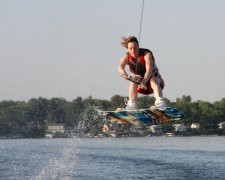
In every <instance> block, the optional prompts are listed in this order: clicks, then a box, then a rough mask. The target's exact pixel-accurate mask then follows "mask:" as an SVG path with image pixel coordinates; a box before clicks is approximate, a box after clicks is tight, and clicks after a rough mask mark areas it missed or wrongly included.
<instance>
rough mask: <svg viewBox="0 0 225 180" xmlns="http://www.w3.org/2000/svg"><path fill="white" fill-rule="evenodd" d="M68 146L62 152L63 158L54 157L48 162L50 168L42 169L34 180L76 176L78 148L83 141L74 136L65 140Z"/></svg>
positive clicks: (65, 179) (66, 178)
mask: <svg viewBox="0 0 225 180" xmlns="http://www.w3.org/2000/svg"><path fill="white" fill-rule="evenodd" d="M65 141H66V145H65V147H64V149H63V151H62V154H61V156H60V157H59V156H57V157H54V158H52V159H50V160H48V163H47V164H48V166H45V167H43V168H42V170H41V171H40V172H39V174H38V175H37V176H36V177H33V178H31V179H32V180H43V179H46V180H53V179H64V180H68V179H71V178H72V176H73V175H74V174H76V167H77V164H78V156H77V154H78V147H79V145H80V143H81V139H80V138H78V137H76V136H74V137H72V138H67V139H65Z"/></svg>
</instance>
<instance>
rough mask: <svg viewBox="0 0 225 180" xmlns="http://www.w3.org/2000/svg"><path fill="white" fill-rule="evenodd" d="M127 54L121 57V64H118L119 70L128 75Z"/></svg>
mask: <svg viewBox="0 0 225 180" xmlns="http://www.w3.org/2000/svg"><path fill="white" fill-rule="evenodd" d="M127 61H128V59H127V56H123V57H121V58H120V62H119V66H118V71H119V73H120V75H121V76H122V75H127V73H126V71H125V66H126V65H127Z"/></svg>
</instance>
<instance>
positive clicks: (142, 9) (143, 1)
mask: <svg viewBox="0 0 225 180" xmlns="http://www.w3.org/2000/svg"><path fill="white" fill-rule="evenodd" d="M144 3H145V0H142V8H141V20H140V29H139V38H138V40H139V43H140V41H141V27H142V19H143V12H144Z"/></svg>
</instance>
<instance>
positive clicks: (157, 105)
mask: <svg viewBox="0 0 225 180" xmlns="http://www.w3.org/2000/svg"><path fill="white" fill-rule="evenodd" d="M156 108H158V109H165V108H166V101H165V99H164V98H162V97H157V98H156V100H155V106H151V107H150V109H151V110H154V109H156Z"/></svg>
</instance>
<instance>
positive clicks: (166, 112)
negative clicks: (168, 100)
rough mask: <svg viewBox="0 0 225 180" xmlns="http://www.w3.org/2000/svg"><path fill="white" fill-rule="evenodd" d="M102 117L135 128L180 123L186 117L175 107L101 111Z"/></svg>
mask: <svg viewBox="0 0 225 180" xmlns="http://www.w3.org/2000/svg"><path fill="white" fill-rule="evenodd" d="M100 114H101V115H103V116H105V117H107V118H108V119H109V120H111V122H116V123H120V124H126V125H127V124H130V125H133V126H140V125H143V124H151V125H156V124H166V123H170V122H171V121H178V120H180V119H181V118H183V117H184V115H183V114H182V113H181V112H180V111H179V110H177V109H176V108H173V107H165V108H156V107H154V106H153V107H151V108H150V109H136V110H126V109H121V108H118V109H117V110H116V111H101V112H100Z"/></svg>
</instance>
